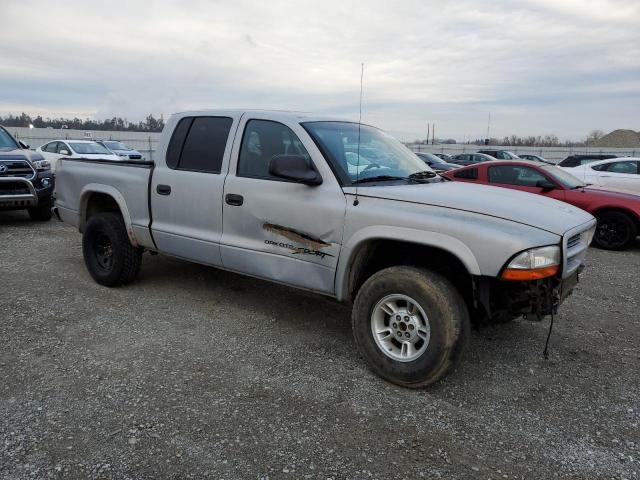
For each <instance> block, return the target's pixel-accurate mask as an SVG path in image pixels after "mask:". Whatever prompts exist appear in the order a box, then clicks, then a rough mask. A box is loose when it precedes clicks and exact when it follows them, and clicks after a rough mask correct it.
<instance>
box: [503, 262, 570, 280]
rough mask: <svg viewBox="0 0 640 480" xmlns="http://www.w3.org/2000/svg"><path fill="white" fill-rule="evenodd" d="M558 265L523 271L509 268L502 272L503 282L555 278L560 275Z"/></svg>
mask: <svg viewBox="0 0 640 480" xmlns="http://www.w3.org/2000/svg"><path fill="white" fill-rule="evenodd" d="M558 269H559V267H558V265H553V266H551V267H544V268H534V269H531V270H521V269H517V268H507V269H506V270H505V271H504V272H502V277H501V278H502V279H503V280H510V281H518V282H521V281H524V280H540V279H541V278H547V277H553V276H554V275H555V274H556V273H558Z"/></svg>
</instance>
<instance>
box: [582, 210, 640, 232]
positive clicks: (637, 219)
mask: <svg viewBox="0 0 640 480" xmlns="http://www.w3.org/2000/svg"><path fill="white" fill-rule="evenodd" d="M613 212H616V213H622V214H625V215H626V216H628V217H629V218H630V219H631V220H632V221H633V223H634V225H635V226H636V228H637V229H638V230H639V231H640V216H639V215H638V214H637V213H636V212H634V211H633V210H631V209H629V208H626V207H624V206H620V205H605V206H602V207H598V208H597V209H596V210H594V211H593V212H592V213H591V214H592V215H593V216H594V217H596V219H597V217H598V215H602V214H604V213H613Z"/></svg>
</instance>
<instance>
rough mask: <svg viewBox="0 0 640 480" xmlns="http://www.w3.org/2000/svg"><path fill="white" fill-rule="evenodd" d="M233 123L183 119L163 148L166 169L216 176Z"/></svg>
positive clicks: (222, 119)
mask: <svg viewBox="0 0 640 480" xmlns="http://www.w3.org/2000/svg"><path fill="white" fill-rule="evenodd" d="M232 123H233V120H232V119H231V118H229V117H185V118H183V119H181V120H180V122H179V123H178V125H176V128H175V130H174V131H173V134H172V136H171V141H170V142H169V146H168V147H167V157H166V161H167V166H168V167H169V168H173V169H178V170H187V171H191V172H205V173H220V171H221V169H222V160H223V159H224V151H225V149H226V147H227V140H228V138H229V132H230V131H231V124H232Z"/></svg>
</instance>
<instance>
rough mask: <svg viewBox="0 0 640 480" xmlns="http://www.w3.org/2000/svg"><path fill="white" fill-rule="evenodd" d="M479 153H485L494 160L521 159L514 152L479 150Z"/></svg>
mask: <svg viewBox="0 0 640 480" xmlns="http://www.w3.org/2000/svg"><path fill="white" fill-rule="evenodd" d="M478 153H484V154H485V155H489V156H490V157H493V158H494V159H498V160H519V159H520V157H518V155H516V154H515V153H513V152H510V151H509V150H493V149H489V150H487V149H485V150H478Z"/></svg>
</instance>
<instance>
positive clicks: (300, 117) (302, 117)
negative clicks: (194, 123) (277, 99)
mask: <svg viewBox="0 0 640 480" xmlns="http://www.w3.org/2000/svg"><path fill="white" fill-rule="evenodd" d="M243 113H253V114H261V115H266V116H268V117H269V118H274V119H276V118H278V119H288V120H292V121H296V122H313V121H325V122H327V121H334V122H348V121H350V120H347V119H345V118H340V117H333V116H324V115H317V114H314V113H310V112H298V111H294V110H267V109H258V108H254V109H250V108H249V109H205V110H187V111H183V112H176V113H174V115H179V116H194V117H195V116H200V115H220V116H224V115H241V114H243Z"/></svg>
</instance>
